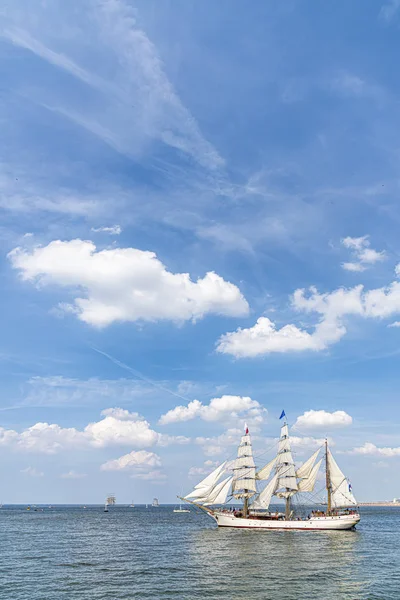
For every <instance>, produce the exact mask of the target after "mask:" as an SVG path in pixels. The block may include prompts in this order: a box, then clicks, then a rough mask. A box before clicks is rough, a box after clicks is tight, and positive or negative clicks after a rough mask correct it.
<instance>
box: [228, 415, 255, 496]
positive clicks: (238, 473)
mask: <svg viewBox="0 0 400 600" xmlns="http://www.w3.org/2000/svg"><path fill="white" fill-rule="evenodd" d="M232 491H233V495H234V496H235V498H251V497H252V496H254V493H255V492H256V491H257V488H256V469H255V465H254V458H253V448H252V446H251V439H250V435H249V432H248V429H247V427H246V433H245V435H243V436H242V438H241V440H240V445H239V448H238V453H237V459H236V460H235V464H234V467H233V482H232Z"/></svg>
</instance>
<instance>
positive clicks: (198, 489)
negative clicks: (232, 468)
mask: <svg viewBox="0 0 400 600" xmlns="http://www.w3.org/2000/svg"><path fill="white" fill-rule="evenodd" d="M225 465H226V461H225V462H223V463H222V465H219V466H218V467H217V468H216V469H214V471H212V472H211V473H210V474H209V475H207V477H205V478H204V479H203V480H202V481H200V483H198V484H197V485H196V486H195V488H194V490H193V491H191V492H190V493H189V494H187V495H186V496H185V498H186V499H187V500H189V499H192V500H194V499H197V500H198V499H200V498H207V496H209V495H210V494H211V492H212V491H213V489H214V487H215V485H216V483H217V482H218V479H219V478H220V477H221V475H222V473H223V471H224V467H225Z"/></svg>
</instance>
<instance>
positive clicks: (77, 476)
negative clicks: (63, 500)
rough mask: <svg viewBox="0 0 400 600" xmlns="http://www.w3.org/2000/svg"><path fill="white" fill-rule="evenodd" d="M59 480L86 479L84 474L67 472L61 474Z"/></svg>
mask: <svg viewBox="0 0 400 600" xmlns="http://www.w3.org/2000/svg"><path fill="white" fill-rule="evenodd" d="M60 477H61V479H84V478H85V477H86V473H77V472H76V471H73V470H71V471H68V473H62V474H61V475H60Z"/></svg>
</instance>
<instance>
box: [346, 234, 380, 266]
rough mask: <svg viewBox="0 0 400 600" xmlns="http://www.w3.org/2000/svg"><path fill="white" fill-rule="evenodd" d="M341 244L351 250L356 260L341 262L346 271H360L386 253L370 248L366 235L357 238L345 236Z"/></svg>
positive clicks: (378, 260)
mask: <svg viewBox="0 0 400 600" xmlns="http://www.w3.org/2000/svg"><path fill="white" fill-rule="evenodd" d="M342 244H343V246H345V248H348V249H350V250H351V251H352V252H353V254H354V256H355V258H356V259H357V261H358V262H344V263H342V268H343V269H345V270H347V271H354V272H362V271H365V270H366V269H367V268H368V266H371V265H374V264H375V263H377V262H380V261H382V260H384V259H385V258H386V253H385V252H384V251H381V252H378V251H377V250H374V249H373V248H370V241H369V236H368V235H364V236H363V237H358V238H352V237H345V238H343V239H342Z"/></svg>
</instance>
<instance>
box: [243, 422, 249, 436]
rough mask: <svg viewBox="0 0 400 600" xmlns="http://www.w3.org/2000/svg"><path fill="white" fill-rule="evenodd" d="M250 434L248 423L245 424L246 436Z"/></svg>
mask: <svg viewBox="0 0 400 600" xmlns="http://www.w3.org/2000/svg"><path fill="white" fill-rule="evenodd" d="M248 433H249V428H248V427H247V423H245V424H244V434H245V435H248Z"/></svg>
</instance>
